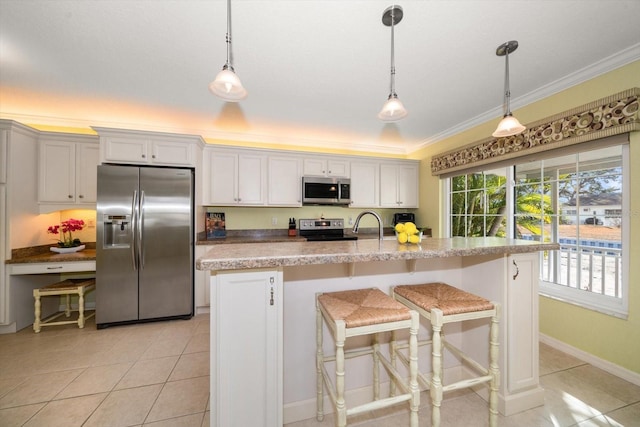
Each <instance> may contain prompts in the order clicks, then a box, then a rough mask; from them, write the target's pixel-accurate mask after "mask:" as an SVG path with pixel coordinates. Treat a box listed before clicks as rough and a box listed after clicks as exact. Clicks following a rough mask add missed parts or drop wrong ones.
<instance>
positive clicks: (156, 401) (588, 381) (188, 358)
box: [0, 315, 640, 427]
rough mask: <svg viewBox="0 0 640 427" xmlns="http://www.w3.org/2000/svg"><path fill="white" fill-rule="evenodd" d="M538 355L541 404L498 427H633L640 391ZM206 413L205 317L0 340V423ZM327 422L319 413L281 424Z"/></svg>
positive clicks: (381, 423)
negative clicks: (542, 392) (543, 401)
mask: <svg viewBox="0 0 640 427" xmlns="http://www.w3.org/2000/svg"><path fill="white" fill-rule="evenodd" d="M540 356H541V357H540V381H541V383H542V386H543V387H544V388H545V393H546V396H545V398H546V403H545V405H544V406H542V407H539V408H535V409H532V410H529V411H526V412H523V413H520V414H516V415H512V416H510V417H502V416H501V417H500V420H499V426H501V427H511V426H513V427H516V426H517V427H546V426H553V427H564V426H567V427H568V426H578V427H591V426H607V427H610V426H626V427H635V426H640V387H638V386H635V385H633V384H631V383H629V382H626V381H624V380H621V379H619V378H617V377H615V376H612V375H610V374H608V373H606V372H604V371H602V370H600V369H597V368H595V367H593V366H590V365H588V364H586V363H584V362H582V361H580V360H578V359H575V358H573V357H571V356H568V355H566V354H564V353H562V352H559V351H557V350H555V349H553V348H551V347H549V346H546V345H544V344H541V345H540ZM422 402H423V403H422V407H421V410H420V419H421V425H424V426H427V425H429V416H430V415H429V412H430V410H429V405H428V396H427V394H425V393H423V395H422ZM209 407H210V403H209V316H207V315H200V316H196V317H195V318H193V319H191V320H189V321H184V320H177V321H171V322H158V323H148V324H141V325H130V326H123V327H116V328H108V329H104V330H100V331H96V329H95V324H94V323H93V322H91V321H90V323H89V324H88V325H87V327H86V328H85V329H84V330H79V329H78V328H77V327H75V328H74V327H73V326H71V325H67V326H57V327H50V328H43V330H42V332H41V333H40V334H34V333H33V331H32V330H31V329H29V328H27V329H24V330H22V331H20V332H18V333H17V334H9V335H0V426H2V427H11V426H29V427H35V426H38V427H39V426H42V427H54V426H64V427H73V426H108V427H119V426H123V427H124V426H143V425H144V426H156V427H162V426H171V427H174V426H176V427H191V426H194V427H196V426H197V427H200V426H208V425H209ZM407 412H408V411H407V410H406V409H405V407H404V406H403V407H398V408H395V409H392V410H387V411H385V412H384V413H379V414H366V415H362V416H360V417H357V418H352V419H350V423H351V425H358V426H367V427H392V426H393V427H396V426H399V425H408V415H407ZM486 414H487V408H486V404H485V403H484V401H483V400H482V399H480V398H479V397H478V396H477V395H475V394H474V393H472V392H457V394H455V395H450V396H447V398H446V399H445V402H444V404H443V409H442V418H443V422H442V426H443V427H447V426H450V427H470V426H473V427H475V426H486V425H487V424H488V422H487V419H486V418H487V416H486ZM374 415H375V418H374ZM332 425H333V418H332V416H331V415H327V416H326V417H325V419H324V421H323V422H318V421H316V420H315V419H310V420H305V421H300V422H296V423H291V424H287V426H286V427H323V426H332ZM223 427H227V426H223ZM241 427H245V426H241ZM246 427H250V426H246Z"/></svg>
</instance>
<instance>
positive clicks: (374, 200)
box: [349, 161, 380, 208]
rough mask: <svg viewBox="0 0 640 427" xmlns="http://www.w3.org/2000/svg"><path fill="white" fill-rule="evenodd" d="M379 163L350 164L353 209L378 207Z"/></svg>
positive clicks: (351, 205)
mask: <svg viewBox="0 0 640 427" xmlns="http://www.w3.org/2000/svg"><path fill="white" fill-rule="evenodd" d="M379 194H380V163H378V162H356V161H352V162H351V204H350V205H349V206H350V207H353V208H375V207H378V206H380V201H379V198H378V195H379Z"/></svg>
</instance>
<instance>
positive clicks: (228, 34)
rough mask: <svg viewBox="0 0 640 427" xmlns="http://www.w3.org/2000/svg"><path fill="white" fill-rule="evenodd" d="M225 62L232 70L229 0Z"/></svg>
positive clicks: (228, 6)
mask: <svg viewBox="0 0 640 427" xmlns="http://www.w3.org/2000/svg"><path fill="white" fill-rule="evenodd" d="M225 39H226V42H227V63H226V64H225V67H226V68H230V69H231V71H234V70H233V65H231V0H227V35H226V38H225Z"/></svg>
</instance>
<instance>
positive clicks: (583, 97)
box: [410, 61, 640, 373]
mask: <svg viewBox="0 0 640 427" xmlns="http://www.w3.org/2000/svg"><path fill="white" fill-rule="evenodd" d="M633 87H640V61H635V62H633V63H631V64H629V65H626V66H624V67H622V68H619V69H617V70H614V71H611V72H609V73H606V74H603V75H601V76H599V77H596V78H594V79H592V80H589V81H587V82H585V83H582V84H580V85H577V86H574V87H572V88H569V89H567V90H564V91H563V92H560V93H558V94H556V95H553V96H550V97H548V98H545V99H543V100H541V101H538V102H535V103H533V104H531V105H528V106H526V107H523V108H521V109H519V110H515V111H514V112H513V113H514V116H516V117H518V119H519V120H520V122H522V123H524V124H526V123H530V122H533V121H536V120H540V119H544V118H545V117H549V116H551V115H553V114H557V113H560V112H562V111H565V110H569V109H572V108H575V107H579V106H580V105H583V104H587V103H589V102H592V101H596V100H598V99H600V98H604V97H606V96H609V95H613V94H615V93H618V92H622V91H623V90H626V89H630V88H633ZM498 121H499V118H496V119H495V120H492V121H490V122H487V123H484V124H482V125H480V126H477V127H474V128H472V129H469V130H467V131H465V132H461V133H459V134H457V135H454V136H452V137H450V138H447V139H445V140H443V141H440V142H438V143H435V144H432V145H430V146H428V147H426V148H424V149H422V150H420V151H418V152H415V153H413V154H412V155H411V156H410V157H411V158H413V159H420V160H421V169H420V209H419V211H418V215H417V216H418V220H417V222H419V223H430V224H434V226H433V227H434V230H433V232H434V236H438V235H440V233H441V230H442V229H443V227H442V221H443V219H442V218H440V208H441V204H442V200H440V197H441V196H440V193H441V192H440V180H439V179H438V178H437V177H434V176H431V170H430V164H429V162H430V161H431V157H432V155H434V154H439V153H442V152H445V151H449V150H451V149H454V148H457V147H461V146H463V145H467V144H470V143H473V142H476V141H479V140H481V139H484V138H486V137H487V136H488V135H490V134H491V132H492V131H493V130H494V129H495V127H496V125H497V123H498ZM630 157H631V159H630V166H631V168H630V169H631V171H630V174H631V176H630V180H631V186H630V188H631V191H630V193H631V202H630V206H629V208H628V209H627V210H626V211H627V212H628V213H629V215H630V221H629V223H630V227H629V230H628V232H629V233H630V239H629V241H630V248H629V249H630V250H629V253H630V257H629V259H630V263H629V264H630V265H629V278H628V280H629V288H630V289H629V317H628V319H626V320H622V319H618V318H614V317H611V316H607V315H604V314H600V313H597V312H594V311H592V310H587V309H584V308H580V307H577V306H574V305H571V304H567V303H563V302H560V301H557V300H552V299H549V298H545V297H540V332H541V333H543V334H545V335H548V336H550V337H553V338H555V339H558V340H560V341H562V342H565V343H567V344H568V345H570V346H573V347H575V348H578V349H580V350H583V351H586V352H588V353H590V354H592V355H594V356H596V357H598V358H601V359H604V360H607V361H609V362H612V363H614V364H616V365H618V366H621V367H623V368H626V369H629V370H631V371H634V372H638V373H640V263H639V262H637V261H638V260H640V243H639V242H640V197H639V196H638V195H639V194H640V193H639V192H638V190H637V189H638V188H640V132H634V133H633V134H632V135H631V143H630ZM634 189H636V190H634ZM435 224H437V225H435Z"/></svg>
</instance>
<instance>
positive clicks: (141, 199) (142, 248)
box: [138, 190, 144, 270]
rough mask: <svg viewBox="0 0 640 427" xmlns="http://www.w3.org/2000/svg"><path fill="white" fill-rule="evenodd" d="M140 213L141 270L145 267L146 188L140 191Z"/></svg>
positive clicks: (139, 253)
mask: <svg viewBox="0 0 640 427" xmlns="http://www.w3.org/2000/svg"><path fill="white" fill-rule="evenodd" d="M139 209H140V213H139V215H138V267H139V268H140V270H142V269H143V268H144V245H143V242H144V234H143V233H142V229H143V228H144V190H141V191H140V208H139Z"/></svg>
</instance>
